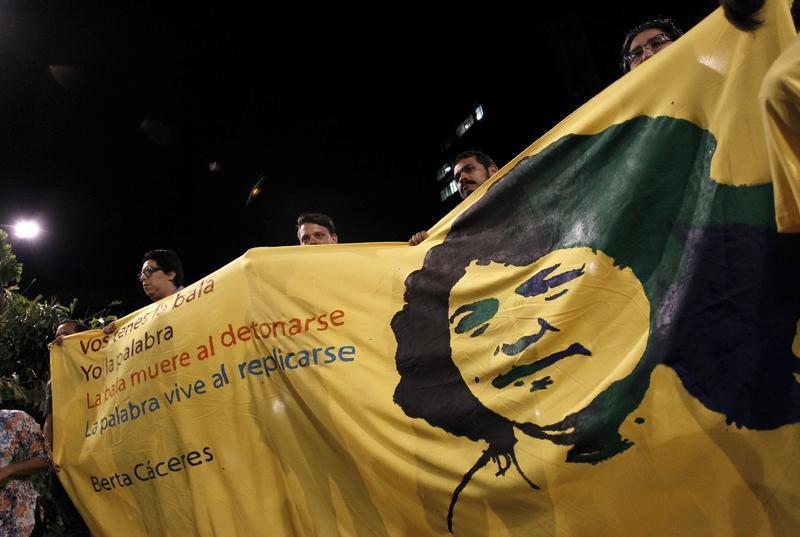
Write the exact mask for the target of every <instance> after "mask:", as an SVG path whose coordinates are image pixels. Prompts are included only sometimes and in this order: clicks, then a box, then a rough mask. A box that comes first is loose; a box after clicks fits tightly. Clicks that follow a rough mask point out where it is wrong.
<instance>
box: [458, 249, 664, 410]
mask: <svg viewBox="0 0 800 537" xmlns="http://www.w3.org/2000/svg"><path fill="white" fill-rule="evenodd" d="M486 282H492V284H491V287H488V288H487V287H486V285H487V284H486ZM498 282H499V283H498ZM487 294H488V295H490V296H487ZM649 313H650V307H649V304H648V302H647V298H646V297H645V294H644V289H643V288H642V286H641V284H640V283H639V281H638V280H637V279H636V277H635V276H634V275H633V272H632V271H630V270H620V269H619V268H617V267H616V266H614V262H613V260H612V259H611V258H609V257H608V256H606V255H605V254H603V253H599V252H597V253H595V252H592V251H591V250H590V249H588V248H573V249H568V250H558V251H555V252H552V253H550V254H548V255H546V256H544V257H543V258H541V259H539V260H538V261H537V262H535V263H533V264H532V265H529V266H525V267H515V266H509V265H502V264H497V263H490V264H489V265H477V264H475V263H473V264H471V265H470V266H469V267H468V268H467V272H466V275H465V276H464V277H463V278H462V279H461V280H460V281H459V282H458V283H457V284H456V285H455V287H454V288H453V291H452V292H451V295H450V318H449V321H450V341H451V347H452V357H453V361H454V362H455V364H456V366H457V367H458V369H459V371H460V372H461V375H462V378H463V379H464V382H465V383H466V384H467V386H469V388H470V390H471V391H472V393H473V394H474V395H475V396H476V397H477V398H478V399H479V400H480V401H481V402H482V403H483V404H484V405H486V406H487V407H488V408H490V409H492V410H494V411H495V412H497V413H498V414H500V415H502V416H504V417H506V418H508V419H509V420H511V421H514V422H517V423H524V422H532V423H536V424H540V425H547V424H552V423H557V422H559V421H561V420H562V419H563V418H564V417H565V416H566V415H568V414H571V413H574V412H577V411H579V410H581V409H582V408H584V407H585V406H586V405H587V404H588V403H590V402H591V401H592V400H593V399H594V398H595V397H596V396H597V395H598V394H599V393H601V392H602V391H603V390H604V389H605V388H607V387H608V386H609V385H610V384H611V383H612V382H614V381H615V380H619V379H621V378H623V377H625V376H626V375H628V374H629V373H630V372H631V371H632V369H633V367H634V366H635V365H636V363H637V362H638V361H639V359H640V358H641V356H642V354H643V352H644V348H645V344H646V342H647V337H648V333H649V324H650V319H649Z"/></svg>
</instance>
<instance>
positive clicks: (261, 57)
mask: <svg viewBox="0 0 800 537" xmlns="http://www.w3.org/2000/svg"><path fill="white" fill-rule="evenodd" d="M116 4H120V3H119V2H89V1H67V0H62V1H55V0H53V1H50V2H38V1H34V0H18V1H9V0H0V136H1V137H2V140H1V141H0V144H1V145H0V148H2V149H0V185H1V186H0V224H11V223H13V222H14V221H15V220H16V219H17V218H18V217H22V216H27V217H30V216H35V217H39V219H40V220H41V221H42V223H43V225H44V227H45V233H44V234H43V236H42V237H41V238H40V239H39V240H38V241H37V242H35V243H25V242H23V241H20V240H17V239H13V238H12V245H13V248H14V251H15V253H16V254H17V256H18V258H19V259H20V260H21V261H22V262H23V264H24V271H25V272H24V278H23V280H24V281H23V287H26V288H27V291H26V294H28V295H29V296H33V295H36V294H43V295H46V296H52V295H55V296H58V297H59V298H60V299H61V300H62V301H67V300H70V299H71V298H73V297H77V298H78V299H79V304H80V309H79V312H84V311H86V310H87V309H89V310H92V311H93V310H95V309H98V308H99V307H102V306H103V305H104V304H106V303H107V302H108V301H110V300H112V299H115V298H117V299H122V300H123V302H124V305H123V306H122V308H121V310H120V312H125V311H130V310H133V309H135V308H138V307H141V306H143V305H144V304H146V303H147V298H146V297H145V296H144V294H143V293H142V292H141V288H140V286H139V285H138V283H137V282H136V280H134V275H135V273H136V272H137V270H138V269H139V267H140V262H141V255H142V253H143V252H144V251H146V250H148V249H151V248H158V247H166V248H172V249H174V250H176V251H178V252H179V254H180V255H181V257H182V258H183V260H184V264H185V267H186V273H187V281H188V282H192V281H194V280H197V279H200V278H201V277H202V276H203V275H204V274H206V273H208V272H211V271H212V270H215V269H216V268H218V267H220V266H222V265H224V264H225V263H227V262H229V261H231V260H233V259H235V258H236V257H238V256H239V255H241V254H242V253H243V252H244V251H245V250H247V249H248V248H252V247H256V246H279V245H292V244H294V243H295V242H296V239H295V237H294V219H295V218H296V216H297V214H299V213H300V212H305V211H321V212H326V213H329V214H330V215H331V216H333V218H334V220H335V221H336V223H337V227H338V228H339V235H340V239H341V240H342V241H346V242H362V241H405V240H407V238H408V237H409V236H410V235H411V234H412V233H413V232H414V231H418V230H419V229H424V228H427V227H429V226H430V225H432V224H433V223H434V222H435V221H436V220H437V219H438V218H440V217H441V216H443V214H444V213H445V212H446V210H447V209H448V208H450V207H452V204H450V205H444V204H442V203H441V202H440V200H439V190H440V188H441V185H440V184H437V181H436V170H437V169H438V168H439V167H440V166H441V165H442V164H443V158H444V157H443V155H442V153H441V149H440V144H441V142H442V141H443V140H444V139H445V138H446V137H447V136H448V135H449V134H451V133H452V132H453V131H454V129H455V126H456V125H457V124H458V123H459V122H460V121H461V120H462V119H464V117H466V115H467V114H468V113H469V111H470V110H471V109H472V107H474V106H475V105H476V104H483V105H484V108H485V109H486V120H485V122H484V123H485V124H486V125H485V126H484V125H481V124H479V125H478V126H477V127H476V128H474V129H473V131H474V132H472V133H468V134H467V136H465V139H463V140H460V143H461V144H462V145H464V146H465V147H470V148H471V147H477V148H481V149H484V150H486V151H487V152H489V153H491V154H492V155H493V156H494V157H495V159H496V160H498V163H499V164H502V163H505V162H506V161H507V160H508V159H510V158H512V157H513V156H514V155H515V154H517V153H518V152H519V151H521V150H522V149H524V148H525V147H526V146H527V145H528V144H529V143H531V142H532V141H533V140H534V139H535V138H537V137H538V136H540V135H541V134H543V133H544V132H546V131H547V130H548V129H549V128H550V127H552V126H553V125H555V123H557V122H558V121H559V120H560V119H562V118H563V117H564V116H566V115H567V114H569V113H570V112H571V111H572V110H574V109H575V108H576V107H577V106H579V105H580V104H581V103H583V102H585V101H586V100H588V99H589V98H591V96H592V95H594V94H596V93H597V92H598V91H600V90H601V89H603V88H604V87H606V86H607V85H608V84H610V83H611V82H613V81H614V80H615V79H616V78H617V77H618V75H619V70H618V66H617V62H618V52H619V46H620V44H621V40H622V36H623V35H624V33H625V32H626V31H627V30H628V29H629V28H630V27H632V26H633V25H635V24H636V23H638V22H640V21H641V20H642V19H644V18H647V17H649V16H653V15H663V14H667V15H671V16H673V17H674V18H675V19H676V21H677V22H678V23H679V24H681V25H682V26H684V28H687V29H688V28H690V27H691V26H692V25H694V24H695V23H696V22H698V21H699V20H701V19H702V18H703V17H704V16H705V15H707V14H708V13H709V12H710V11H711V10H712V9H714V7H715V5H716V4H715V2H713V1H710V0H703V1H697V2H693V3H692V4H694V5H693V7H691V8H685V7H681V8H677V7H676V4H675V3H674V2H655V3H653V2H651V3H647V4H646V5H645V4H643V3H642V2H611V3H603V4H614V6H615V7H608V8H606V9H605V10H604V11H603V10H600V8H598V7H593V8H588V7H587V8H583V7H581V5H582V4H581V3H575V2H571V3H564V4H565V5H566V4H569V6H570V7H564V8H561V9H559V8H550V9H549V10H547V11H546V12H545V11H542V10H541V9H542V8H537V9H535V10H534V9H530V10H523V11H511V10H509V11H507V12H501V11H500V10H497V9H494V8H492V9H488V8H487V9H486V10H484V9H482V10H481V13H480V14H479V15H476V14H474V13H466V12H465V10H466V9H467V8H465V7H460V8H457V10H456V9H455V8H451V10H450V12H449V13H445V14H442V15H432V14H431V13H427V10H430V9H431V6H430V5H428V6H427V7H425V8H412V7H411V6H402V9H404V10H406V11H403V12H397V11H392V10H399V9H401V6H400V5H396V4H392V5H380V6H377V5H375V6H373V7H363V8H358V9H356V8H351V9H352V11H350V12H348V11H345V10H344V9H343V8H341V7H338V6H337V7H336V8H335V9H334V8H320V7H312V6H311V5H303V6H298V7H297V8H295V9H297V11H298V12H295V13H286V12H285V11H284V10H285V9H286V6H283V7H282V8H281V10H277V8H276V10H275V11H264V10H263V9H264V8H262V11H256V10H255V8H247V9H245V8H236V7H225V8H211V7H200V4H199V3H193V4H186V7H185V8H177V7H170V8H169V9H170V11H167V10H166V9H167V8H165V7H164V6H163V5H161V4H168V3H167V2H162V3H160V4H154V5H150V6H148V5H146V4H145V3H136V4H134V3H125V4H126V6H128V7H123V6H120V5H116ZM129 4H130V5H129ZM594 4H595V3H593V4H592V5H594ZM132 5H135V6H136V7H130V6H132ZM530 5H534V4H530ZM507 21H510V22H507ZM52 65H61V66H70V68H72V69H74V71H71V72H66V73H65V70H64V69H61V70H60V71H56V73H55V74H56V75H58V76H54V73H53V70H51V69H49V68H48V67H49V66H52ZM57 78H60V81H59V80H57ZM143 122H144V123H143ZM212 161H217V162H219V163H220V171H218V172H216V173H212V172H210V171H209V163H210V162H212ZM260 175H263V176H264V177H265V181H264V192H263V193H262V195H261V196H260V197H259V198H258V199H257V200H256V202H255V203H254V204H253V205H252V206H251V207H250V208H247V207H246V206H245V201H246V199H247V196H248V193H249V191H250V188H251V187H252V186H253V184H254V183H255V182H256V181H257V180H258V177H259V176H260ZM34 278H35V279H36V281H35V282H34V283H32V284H31V281H32V280H33V279H34Z"/></svg>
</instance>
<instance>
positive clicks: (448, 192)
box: [441, 179, 458, 201]
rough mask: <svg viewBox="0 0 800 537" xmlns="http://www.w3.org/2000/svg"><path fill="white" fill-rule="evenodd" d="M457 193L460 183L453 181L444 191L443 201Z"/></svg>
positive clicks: (442, 193) (442, 194)
mask: <svg viewBox="0 0 800 537" xmlns="http://www.w3.org/2000/svg"><path fill="white" fill-rule="evenodd" d="M457 191H458V181H456V180H455V179H453V180H452V181H450V182H449V183H447V186H446V187H444V188H443V189H442V192H441V197H442V201H444V200H446V199H447V198H449V197H450V196H452V195H453V194H455V193H456V192H457Z"/></svg>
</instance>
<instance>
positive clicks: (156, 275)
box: [138, 249, 183, 302]
mask: <svg viewBox="0 0 800 537" xmlns="http://www.w3.org/2000/svg"><path fill="white" fill-rule="evenodd" d="M138 278H139V281H140V282H141V283H142V289H143V290H144V293H145V294H146V295H147V296H148V297H150V300H152V301H153V302H156V301H158V300H161V299H162V298H164V297H167V296H169V295H172V294H175V293H177V292H178V291H180V290H181V289H183V263H181V259H180V258H179V257H178V254H176V253H175V252H173V251H172V250H163V249H162V250H150V251H149V252H147V253H145V254H144V257H143V258H142V270H141V271H140V272H139V274H138Z"/></svg>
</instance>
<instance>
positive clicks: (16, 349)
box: [0, 230, 120, 535]
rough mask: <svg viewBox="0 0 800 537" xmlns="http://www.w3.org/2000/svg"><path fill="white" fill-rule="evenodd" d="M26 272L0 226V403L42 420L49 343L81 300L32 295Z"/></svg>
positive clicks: (47, 507) (42, 483)
mask: <svg viewBox="0 0 800 537" xmlns="http://www.w3.org/2000/svg"><path fill="white" fill-rule="evenodd" d="M21 277H22V263H19V262H18V261H17V258H16V256H15V255H14V254H13V253H12V251H11V246H10V245H9V243H8V235H6V233H5V232H4V231H3V230H0V408H15V409H20V410H24V411H25V412H27V413H28V414H30V415H31V416H33V417H34V418H35V419H36V420H37V421H39V422H40V423H41V422H42V413H43V411H44V399H45V385H46V383H47V379H48V377H49V371H50V350H49V347H48V344H49V342H50V341H52V339H53V336H54V335H55V331H56V328H57V327H58V324H59V323H60V322H62V321H64V320H65V319H74V320H79V319H76V316H75V309H76V306H77V301H76V300H73V301H72V302H71V303H70V304H69V306H64V305H62V304H60V303H59V302H58V300H57V299H55V298H53V299H50V300H45V299H44V298H42V297H41V296H37V297H35V298H33V299H30V298H27V297H25V296H23V295H22V294H21V293H19V290H18V288H17V287H16V285H15V284H17V283H18V282H19V281H20V278H21ZM119 304H120V302H119V301H113V302H111V303H110V304H109V305H108V306H106V307H105V308H103V309H102V310H101V311H99V312H97V313H96V314H94V315H91V316H90V318H89V319H86V320H85V321H84V322H85V323H86V324H87V325H88V326H89V327H90V328H100V327H102V326H103V325H104V324H105V323H107V322H110V321H113V320H116V316H113V315H108V313H109V309H110V308H111V307H114V306H117V305H119ZM33 480H34V485H35V486H36V488H37V490H38V491H39V493H40V501H41V503H42V507H43V508H44V511H45V517H46V519H47V520H46V524H47V528H48V535H61V534H62V530H63V528H62V525H61V523H60V519H59V518H58V517H57V516H55V508H54V506H53V503H52V499H51V498H50V495H49V492H48V489H47V484H46V474H44V473H42V474H37V475H35V476H33Z"/></svg>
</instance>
